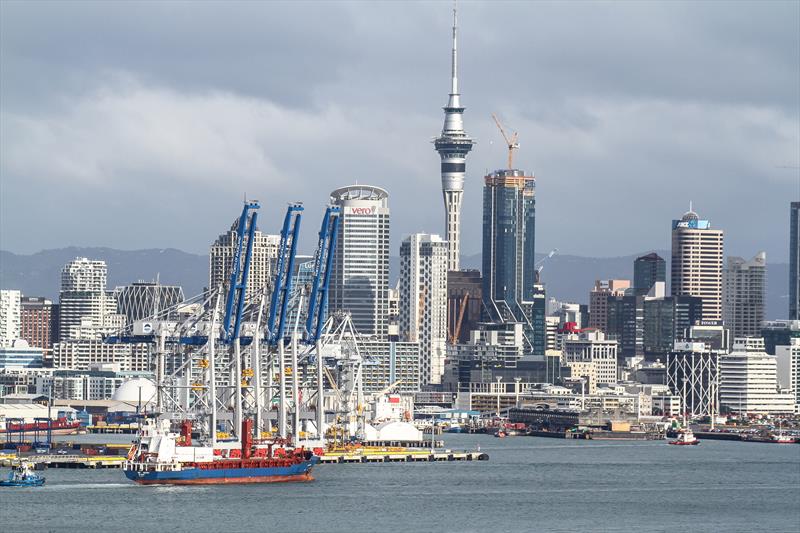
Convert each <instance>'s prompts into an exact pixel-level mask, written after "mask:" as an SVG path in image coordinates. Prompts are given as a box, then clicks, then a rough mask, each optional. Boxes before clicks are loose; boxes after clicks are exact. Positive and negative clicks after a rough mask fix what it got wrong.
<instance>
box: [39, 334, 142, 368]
mask: <svg viewBox="0 0 800 533" xmlns="http://www.w3.org/2000/svg"><path fill="white" fill-rule="evenodd" d="M101 363H116V364H118V365H119V368H120V370H122V371H135V372H150V371H152V369H151V367H150V350H149V345H148V344H144V343H136V344H110V343H105V342H103V341H102V340H100V339H70V340H66V341H61V342H59V343H57V344H55V345H54V346H53V366H54V368H58V369H66V370H89V369H90V367H91V365H93V364H101Z"/></svg>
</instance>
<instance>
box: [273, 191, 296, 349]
mask: <svg viewBox="0 0 800 533" xmlns="http://www.w3.org/2000/svg"><path fill="white" fill-rule="evenodd" d="M302 215H303V206H302V204H300V203H295V204H290V205H289V207H288V208H287V209H286V217H284V220H283V228H282V229H281V241H280V245H279V247H278V261H277V265H276V268H275V283H274V284H273V287H272V299H271V302H270V306H269V315H268V319H267V331H266V338H265V342H266V344H267V345H269V346H276V345H277V344H278V342H283V338H284V332H285V329H286V314H287V313H286V312H287V309H288V307H289V300H290V297H291V293H292V282H293V279H294V263H295V256H296V255H297V239H298V237H299V235H300V221H301V219H302Z"/></svg>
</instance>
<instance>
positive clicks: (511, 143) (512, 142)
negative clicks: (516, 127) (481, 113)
mask: <svg viewBox="0 0 800 533" xmlns="http://www.w3.org/2000/svg"><path fill="white" fill-rule="evenodd" d="M492 118H493V119H494V123H495V124H497V128H498V129H499V130H500V134H501V135H502V136H503V140H505V141H506V146H508V169H509V170H511V169H513V168H514V165H513V162H514V150H518V149H519V142H517V139H518V137H519V136H518V135H517V132H516V131H515V132H514V133H513V134H512V135H511V137H510V138H509V136H508V134H506V130H505V129H504V128H503V125H502V124H500V119H498V118H497V115H495V114H494V113H492Z"/></svg>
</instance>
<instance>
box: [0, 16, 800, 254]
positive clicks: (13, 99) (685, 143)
mask: <svg viewBox="0 0 800 533" xmlns="http://www.w3.org/2000/svg"><path fill="white" fill-rule="evenodd" d="M450 10H451V4H450V3H447V2H424V3H423V2H420V3H400V2H395V3H393V2H384V3H371V2H370V3H368V2H359V3H335V2H321V3H312V2H293V3H276V2H269V3H267V2H245V3H232V2H225V3H219V4H217V3H213V2H198V3H165V2H147V3H145V2H127V3H121V2H113V3H100V2H90V3H71V2H66V1H58V2H54V3H47V2H43V1H37V2H25V3H14V2H9V1H3V2H2V3H0V15H1V16H0V91H1V92H0V248H2V249H5V250H10V251H13V252H17V253H31V252H35V251H38V250H40V249H45V248H55V247H64V246H68V245H80V246H90V245H91V246H94V245H97V246H113V247H116V248H122V249H137V248H165V247H173V248H179V249H182V250H186V251H191V252H197V253H206V252H207V250H208V246H209V244H210V243H211V242H212V241H213V240H214V239H215V237H216V236H217V235H218V234H219V233H221V232H222V231H224V230H225V229H227V227H229V226H230V224H231V221H232V220H233V219H234V218H235V217H236V216H237V214H238V212H239V210H240V209H241V199H242V197H243V196H244V195H245V194H247V196H248V197H250V198H258V199H260V200H261V201H262V204H263V207H262V214H261V224H260V225H261V229H262V230H265V231H269V232H273V233H277V232H278V229H279V225H280V220H281V219H282V217H283V214H284V211H285V205H286V203H287V202H289V201H294V200H300V201H303V202H304V203H305V205H306V207H307V210H308V214H309V216H308V217H307V218H306V219H305V220H304V228H305V231H304V233H305V235H306V242H307V244H308V245H307V246H306V248H310V243H311V241H312V239H313V238H314V236H313V234H314V233H315V231H316V228H317V227H318V224H319V219H320V217H321V214H322V211H323V207H324V204H325V202H326V201H327V198H328V194H329V192H330V191H331V190H333V189H335V188H337V187H340V186H343V185H348V184H351V183H355V182H358V183H368V184H373V185H378V186H381V187H385V188H386V189H388V190H389V193H390V207H391V210H392V254H393V255H397V253H398V250H399V248H398V247H399V242H400V239H401V238H402V237H403V236H404V235H406V234H408V233H412V232H418V231H422V232H430V233H442V231H443V226H444V207H443V202H442V197H441V181H440V177H439V158H438V155H437V154H436V152H435V151H434V149H433V146H432V144H431V142H430V141H431V139H432V138H433V137H435V136H437V135H438V134H439V133H440V131H441V127H442V120H443V113H442V110H441V107H442V106H443V105H444V104H445V103H446V100H447V92H448V88H449V79H448V78H449V68H450V66H449V61H450V25H451V16H452V14H451V11H450ZM459 22H460V35H459V48H460V72H459V74H460V75H459V78H460V86H461V92H462V95H463V96H462V102H463V103H464V105H466V108H467V109H466V113H465V124H466V129H467V132H468V133H469V134H471V135H472V136H473V137H474V138H475V139H476V141H477V143H478V144H477V146H476V147H475V149H474V150H473V152H472V153H471V154H470V155H469V158H468V160H467V180H466V185H465V195H464V196H465V197H464V202H465V203H464V216H463V227H462V250H463V253H465V254H472V253H478V252H480V225H481V194H482V181H483V179H482V177H483V175H484V174H485V172H486V170H487V169H494V168H499V167H503V166H504V165H505V160H506V152H505V147H504V144H503V142H502V139H501V138H500V135H499V132H498V131H497V129H496V127H495V126H494V124H493V122H492V120H491V116H490V113H491V112H493V111H494V112H496V113H498V115H500V116H501V117H502V119H503V120H504V121H505V122H506V123H507V124H508V125H509V127H510V128H511V129H512V130H516V131H518V132H519V137H520V144H521V145H522V146H521V149H520V150H519V152H518V153H517V155H516V160H515V161H516V162H518V163H519V165H518V166H520V167H522V168H525V169H527V170H531V171H535V174H536V176H537V192H536V194H537V206H536V209H537V215H536V216H537V218H536V239H537V246H536V248H537V250H538V251H540V252H546V251H548V250H549V249H551V248H554V247H557V248H559V249H560V250H561V252H562V253H571V254H577V255H587V256H614V255H626V254H629V253H636V252H640V251H645V250H648V249H667V248H669V229H670V220H671V219H672V218H679V217H680V216H681V214H682V213H684V212H685V211H686V210H687V208H688V203H689V201H690V200H692V201H693V202H694V207H695V210H696V211H697V212H698V213H699V214H700V216H701V217H702V218H708V219H710V220H711V222H712V224H713V225H714V226H715V227H718V228H722V229H724V230H725V241H726V242H725V248H726V250H725V251H726V253H727V254H731V255H743V256H748V257H750V256H752V255H754V254H755V253H756V252H757V251H759V250H762V249H763V250H766V252H767V254H768V261H772V262H778V261H780V262H783V261H786V260H787V257H788V219H789V202H790V201H791V200H800V168H798V167H799V166H800V3H798V2H796V1H789V2H756V3H752V4H748V3H745V2H731V3H725V2H710V1H708V2H695V3H679V2H665V3H648V2H615V3H594V2H593V3H581V2H568V3H545V2H535V3H533V2H531V3H525V2H508V3H502V2H486V3H484V2H461V3H460V6H459ZM306 251H308V250H306Z"/></svg>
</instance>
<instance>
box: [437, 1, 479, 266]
mask: <svg viewBox="0 0 800 533" xmlns="http://www.w3.org/2000/svg"><path fill="white" fill-rule="evenodd" d="M457 32H458V20H457V18H456V10H455V9H453V57H452V68H451V85H450V98H449V99H448V101H447V105H446V106H445V107H444V127H442V134H441V135H440V136H439V137H438V138H437V139H436V140H435V141H434V146H435V147H436V151H437V152H439V157H441V158H442V193H443V195H444V209H445V226H446V230H445V237H446V238H447V269H448V270H458V268H459V256H460V254H461V197H462V195H463V194H464V172H465V171H466V166H467V165H466V160H467V154H468V153H469V151H470V150H472V145H473V144H475V143H474V141H473V140H472V139H471V138H470V137H469V136H468V135H467V134H466V132H465V131H464V119H463V116H462V115H463V114H464V108H463V107H462V106H461V95H460V94H459V92H458V46H457Z"/></svg>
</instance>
